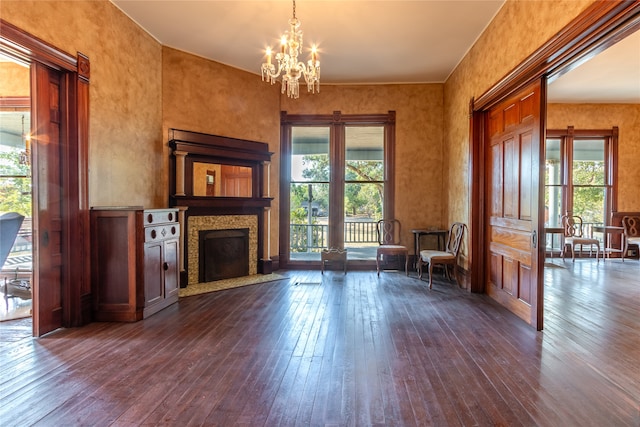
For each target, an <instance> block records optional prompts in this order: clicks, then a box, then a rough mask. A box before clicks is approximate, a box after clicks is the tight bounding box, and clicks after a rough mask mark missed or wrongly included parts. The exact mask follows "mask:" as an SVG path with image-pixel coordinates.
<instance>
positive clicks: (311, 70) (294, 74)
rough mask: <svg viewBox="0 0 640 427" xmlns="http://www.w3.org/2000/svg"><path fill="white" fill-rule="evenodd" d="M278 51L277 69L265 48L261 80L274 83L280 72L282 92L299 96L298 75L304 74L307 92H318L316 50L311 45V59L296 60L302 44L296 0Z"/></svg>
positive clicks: (269, 51) (318, 69) (268, 50)
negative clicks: (305, 61) (304, 60)
mask: <svg viewBox="0 0 640 427" xmlns="http://www.w3.org/2000/svg"><path fill="white" fill-rule="evenodd" d="M280 42H281V46H280V53H277V54H276V60H277V61H278V69H277V71H276V67H275V66H274V65H273V64H272V63H271V54H272V51H271V48H270V47H269V48H267V62H266V63H264V64H262V81H265V80H266V81H267V82H270V83H271V84H274V83H275V82H276V79H277V78H278V77H279V76H280V74H282V93H285V91H286V92H287V96H288V97H289V98H298V97H299V96H300V90H299V82H298V80H300V76H304V79H305V81H306V82H307V89H308V90H309V92H313V93H315V92H316V91H317V92H320V61H318V52H317V50H316V47H315V46H313V48H312V50H311V59H310V60H309V61H308V62H307V65H305V64H304V62H302V61H300V62H298V53H299V50H300V48H301V46H302V31H301V30H300V21H298V19H297V18H296V2H295V0H293V18H291V19H289V31H288V32H286V33H285V34H284V35H283V36H282V39H281V40H280Z"/></svg>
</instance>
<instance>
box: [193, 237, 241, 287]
mask: <svg viewBox="0 0 640 427" xmlns="http://www.w3.org/2000/svg"><path fill="white" fill-rule="evenodd" d="M199 240H200V242H199V245H198V247H199V248H200V254H199V255H200V275H199V280H200V282H212V281H214V280H221V279H230V278H232V277H242V276H247V275H249V229H248V228H239V229H229V230H202V231H200V233H199Z"/></svg>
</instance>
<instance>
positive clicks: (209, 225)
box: [186, 215, 258, 284]
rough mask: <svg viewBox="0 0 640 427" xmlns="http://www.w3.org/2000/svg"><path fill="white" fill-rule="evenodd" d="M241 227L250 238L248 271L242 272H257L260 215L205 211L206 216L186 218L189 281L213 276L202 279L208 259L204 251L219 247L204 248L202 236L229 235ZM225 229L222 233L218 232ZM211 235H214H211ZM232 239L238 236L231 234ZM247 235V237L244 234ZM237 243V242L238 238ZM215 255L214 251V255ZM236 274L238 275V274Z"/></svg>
mask: <svg viewBox="0 0 640 427" xmlns="http://www.w3.org/2000/svg"><path fill="white" fill-rule="evenodd" d="M238 230H242V233H243V234H244V233H245V232H246V239H247V261H246V266H247V269H248V270H247V272H246V273H244V274H242V276H246V275H252V274H256V273H257V272H258V268H257V267H258V216H257V215H203V216H191V217H189V218H188V220H187V233H186V234H187V236H188V237H189V240H188V247H187V254H186V255H187V262H188V280H187V283H188V284H195V283H203V282H207V281H212V280H218V279H210V280H203V279H204V278H205V277H204V276H203V273H202V272H203V271H204V269H205V266H203V264H205V263H207V262H208V261H207V258H205V257H207V256H209V254H205V253H204V252H209V253H211V251H215V250H217V248H213V247H211V248H210V249H209V251H207V250H205V249H203V248H202V243H204V241H203V236H207V240H218V238H217V237H215V236H223V239H224V238H225V237H228V236H229V235H236V233H237V231H238ZM218 232H223V233H218ZM209 236H214V237H213V238H209ZM232 239H238V237H232ZM243 239H244V237H243ZM217 243H220V242H215V241H211V242H209V241H207V244H208V245H210V246H213V245H216V244H217ZM236 243H237V242H236ZM214 256H215V255H214ZM239 276H240V275H238V276H235V277H239Z"/></svg>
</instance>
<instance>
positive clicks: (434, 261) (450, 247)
mask: <svg viewBox="0 0 640 427" xmlns="http://www.w3.org/2000/svg"><path fill="white" fill-rule="evenodd" d="M465 227H466V226H465V225H464V224H463V223H461V222H454V223H453V224H451V228H450V229H449V233H448V236H447V245H446V247H445V250H444V251H436V250H429V249H427V250H423V251H420V256H419V257H418V278H419V279H422V267H423V266H424V265H425V264H428V265H429V289H431V288H432V286H433V266H434V265H442V266H443V267H444V271H445V275H446V276H447V279H449V280H451V276H450V275H449V266H452V267H453V268H454V274H455V266H456V264H457V262H458V253H459V252H460V246H461V245H462V235H463V234H464V229H465ZM457 282H458V279H457V278H456V283H457Z"/></svg>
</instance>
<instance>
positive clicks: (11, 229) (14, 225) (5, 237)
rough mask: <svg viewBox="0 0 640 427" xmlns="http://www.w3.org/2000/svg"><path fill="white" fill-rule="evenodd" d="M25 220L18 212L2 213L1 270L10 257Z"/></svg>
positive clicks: (0, 215)
mask: <svg viewBox="0 0 640 427" xmlns="http://www.w3.org/2000/svg"><path fill="white" fill-rule="evenodd" d="M23 220H24V216H22V215H20V214H19V213H17V212H7V213H4V212H0V268H2V266H3V265H4V262H5V261H6V260H7V257H8V256H9V251H10V250H11V248H12V247H13V243H14V242H15V241H16V237H17V236H18V231H20V226H21V225H22V221H23Z"/></svg>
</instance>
